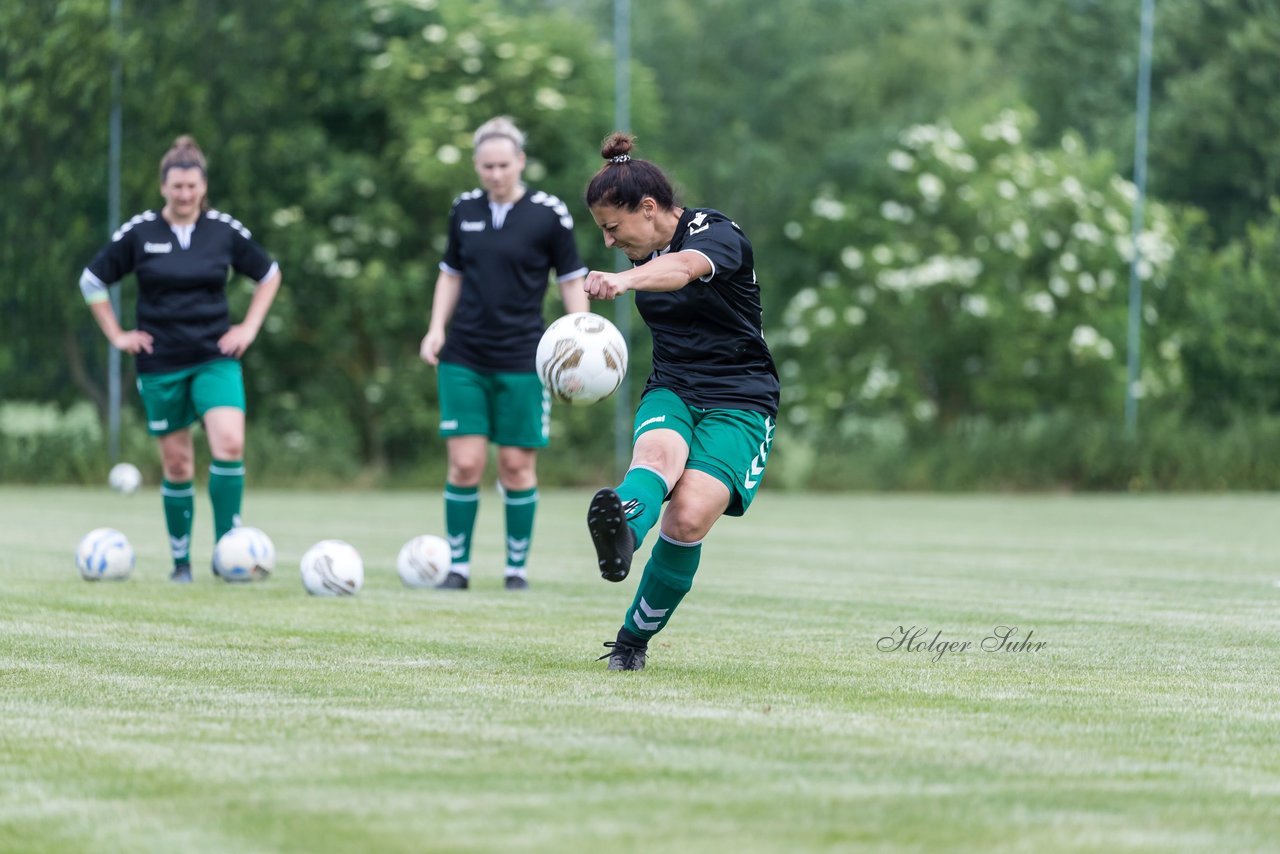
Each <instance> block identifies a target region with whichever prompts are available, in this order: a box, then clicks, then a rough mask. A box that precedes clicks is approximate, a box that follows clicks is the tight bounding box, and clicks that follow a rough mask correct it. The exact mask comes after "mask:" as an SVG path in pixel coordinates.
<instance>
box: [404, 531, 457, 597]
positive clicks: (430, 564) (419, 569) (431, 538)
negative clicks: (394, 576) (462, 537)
mask: <svg viewBox="0 0 1280 854" xmlns="http://www.w3.org/2000/svg"><path fill="white" fill-rule="evenodd" d="M452 567H453V552H452V550H451V549H450V548H449V543H448V542H447V541H446V540H445V539H444V538H442V537H437V536H435V535H433V534H422V535H421V536H418V537H414V538H413V539H412V540H410V541H409V542H407V543H405V544H404V546H403V547H402V548H401V549H400V554H399V556H398V557H397V558H396V572H398V573H400V580H401V581H403V582H404V586H405V587H439V586H440V582H442V581H444V579H445V576H446V575H448V574H449V570H450V569H451V568H452Z"/></svg>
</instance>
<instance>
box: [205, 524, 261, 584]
mask: <svg viewBox="0 0 1280 854" xmlns="http://www.w3.org/2000/svg"><path fill="white" fill-rule="evenodd" d="M275 568H276V547H275V544H274V543H272V542H271V538H270V537H268V536H267V535H266V534H264V533H263V532H262V531H261V530H259V529H257V528H249V527H240V528H232V529H231V530H230V531H227V532H226V533H225V534H223V535H222V537H221V538H220V539H219V540H218V543H217V545H215V546H214V547H213V570H214V572H216V573H217V574H218V577H219V578H221V579H222V580H223V581H259V580H261V579H263V578H266V577H267V576H269V575H270V574H271V571H272V570H273V569H275Z"/></svg>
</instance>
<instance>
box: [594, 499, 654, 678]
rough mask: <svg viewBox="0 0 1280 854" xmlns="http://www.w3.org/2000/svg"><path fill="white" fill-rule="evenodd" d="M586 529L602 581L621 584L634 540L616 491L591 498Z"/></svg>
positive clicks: (634, 547) (628, 570)
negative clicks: (594, 551)
mask: <svg viewBox="0 0 1280 854" xmlns="http://www.w3.org/2000/svg"><path fill="white" fill-rule="evenodd" d="M587 530H588V531H590V532H591V542H592V544H593V545H594V546H595V547H596V559H597V560H598V561H599V563H600V575H601V577H602V578H604V580H605V581H622V580H623V579H624V578H626V577H627V573H629V572H631V556H632V555H633V554H635V550H636V538H635V536H634V535H633V534H632V533H631V526H629V525H628V524H627V514H626V511H625V510H624V509H623V507H622V499H621V498H619V497H618V493H617V492H616V491H614V490H612V489H609V488H608V487H605V488H604V489H602V490H600V491H599V492H597V493H596V494H595V496H594V497H593V498H592V499H591V506H590V507H589V508H587ZM641 666H643V664H642V665H641Z"/></svg>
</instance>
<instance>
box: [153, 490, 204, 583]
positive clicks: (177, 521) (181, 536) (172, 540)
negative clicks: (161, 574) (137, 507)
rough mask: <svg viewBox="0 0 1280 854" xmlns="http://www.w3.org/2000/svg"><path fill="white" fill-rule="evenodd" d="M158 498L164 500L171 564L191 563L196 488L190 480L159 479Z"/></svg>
mask: <svg viewBox="0 0 1280 854" xmlns="http://www.w3.org/2000/svg"><path fill="white" fill-rule="evenodd" d="M160 500H161V501H162V502H164V524H165V527H166V528H168V529H169V553H170V554H171V555H173V565H174V566H181V565H182V564H190V563H191V523H192V519H193V518H194V516H195V512H196V489H195V486H194V485H193V484H192V483H191V481H187V482H186V483H171V482H170V481H168V480H161V481H160Z"/></svg>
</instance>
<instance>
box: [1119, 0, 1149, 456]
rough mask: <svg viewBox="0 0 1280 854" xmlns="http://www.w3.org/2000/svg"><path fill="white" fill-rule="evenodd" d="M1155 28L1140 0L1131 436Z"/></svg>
mask: <svg viewBox="0 0 1280 854" xmlns="http://www.w3.org/2000/svg"><path fill="white" fill-rule="evenodd" d="M1154 29H1155V0H1142V34H1141V37H1140V38H1139V45H1138V116H1137V122H1138V127H1137V134H1136V136H1135V139H1134V145H1133V183H1134V185H1135V186H1136V187H1137V190H1138V192H1137V195H1136V196H1135V197H1134V200H1133V258H1132V259H1131V260H1130V262H1129V359H1128V376H1127V381H1126V382H1125V393H1124V430H1125V435H1126V436H1128V437H1129V438H1130V439H1133V438H1136V436H1137V432H1138V394H1139V390H1140V385H1139V383H1140V376H1141V374H1140V370H1139V368H1140V364H1139V362H1140V355H1139V350H1140V346H1139V344H1140V342H1141V339H1142V277H1141V276H1140V275H1139V269H1138V268H1139V266H1140V264H1141V263H1142V248H1141V246H1140V244H1139V242H1138V238H1139V237H1140V236H1141V235H1142V226H1143V202H1144V201H1145V199H1146V194H1147V125H1148V123H1149V117H1150V112H1151V36H1152V31H1153V30H1154Z"/></svg>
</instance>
